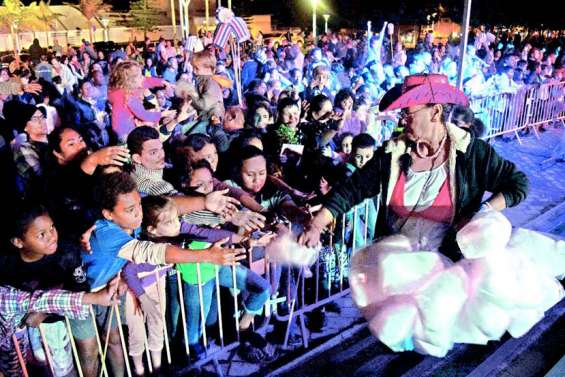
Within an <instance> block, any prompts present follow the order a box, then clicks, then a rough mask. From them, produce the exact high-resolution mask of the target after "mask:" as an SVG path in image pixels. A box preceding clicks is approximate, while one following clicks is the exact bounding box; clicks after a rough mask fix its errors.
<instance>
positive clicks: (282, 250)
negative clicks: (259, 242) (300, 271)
mask: <svg viewBox="0 0 565 377" xmlns="http://www.w3.org/2000/svg"><path fill="white" fill-rule="evenodd" d="M265 253H266V255H267V256H268V257H269V262H274V263H282V264H290V265H292V266H297V267H309V266H311V265H313V264H314V263H315V262H316V260H317V259H318V254H319V250H318V249H314V248H310V247H306V246H302V245H300V244H298V242H296V235H294V234H293V233H285V234H282V235H280V236H279V237H277V238H276V239H275V240H274V241H272V242H271V243H269V244H268V245H267V247H266V249H265Z"/></svg>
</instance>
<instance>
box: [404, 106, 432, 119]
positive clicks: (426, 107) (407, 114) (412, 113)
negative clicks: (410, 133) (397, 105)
mask: <svg viewBox="0 0 565 377" xmlns="http://www.w3.org/2000/svg"><path fill="white" fill-rule="evenodd" d="M428 108H429V107H428V106H424V107H421V108H419V109H418V110H414V111H412V112H410V111H408V109H402V110H400V114H399V115H400V119H406V118H407V117H412V115H414V114H416V113H417V112H419V111H421V110H424V109H428Z"/></svg>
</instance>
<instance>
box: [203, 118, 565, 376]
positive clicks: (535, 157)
mask: <svg viewBox="0 0 565 377" xmlns="http://www.w3.org/2000/svg"><path fill="white" fill-rule="evenodd" d="M564 133H565V131H564V129H563V128H559V129H554V128H551V129H549V130H548V131H547V132H544V133H542V134H541V135H540V139H539V140H538V139H537V138H535V136H533V135H532V136H528V137H523V138H522V144H519V143H518V142H517V141H511V142H503V141H498V140H497V141H496V142H495V143H494V147H495V149H496V150H497V152H498V153H500V154H501V155H502V156H503V157H505V158H507V159H509V160H511V161H513V162H514V163H516V165H517V166H518V168H519V169H520V170H522V171H523V172H525V173H526V175H527V176H528V178H529V179H530V193H529V195H528V198H527V199H526V200H525V201H524V202H523V203H521V204H520V205H519V206H517V207H514V208H509V209H506V210H505V211H504V213H505V214H506V216H508V218H509V219H510V220H511V222H512V224H513V225H514V226H517V227H526V228H530V229H534V230H538V231H542V232H547V233H552V234H554V235H559V236H562V237H564V236H565V162H552V163H543V161H545V160H547V159H548V158H549V157H550V155H551V152H552V150H553V149H554V148H555V146H556V145H557V143H558V142H559V141H560V138H561V137H565V135H564ZM339 304H340V306H341V307H342V314H341V315H334V314H330V315H329V321H328V327H327V329H326V331H325V332H324V333H322V334H315V335H314V336H313V337H312V338H311V344H310V347H309V349H308V350H305V349H304V348H302V347H298V348H296V349H292V350H287V351H282V352H281V354H280V357H279V358H278V359H277V360H276V361H274V362H272V363H270V364H269V365H251V364H247V363H244V362H243V361H241V360H240V359H239V358H238V357H237V356H235V357H233V358H232V359H231V362H230V361H228V360H227V358H226V357H225V355H224V357H219V358H218V362H219V363H218V364H217V366H219V369H220V370H221V371H222V373H223V374H224V375H230V376H244V375H254V376H265V375H269V374H270V373H272V374H273V375H286V376H293V377H298V376H308V377H314V376H396V375H401V374H403V373H406V372H409V375H412V376H415V375H418V376H419V377H420V376H421V375H437V376H463V375H467V374H468V373H469V372H471V371H472V370H473V369H475V368H477V366H483V367H484V363H487V364H488V363H489V362H491V361H489V360H490V358H491V357H493V355H494V356H496V357H500V355H498V354H496V350H497V349H499V348H502V347H501V346H502V345H504V342H505V341H506V340H508V336H507V337H506V338H503V340H502V341H501V342H490V343H489V345H487V346H460V347H456V348H455V349H454V350H453V351H452V352H450V354H448V356H447V357H446V358H445V359H436V358H431V357H428V358H426V357H424V356H421V355H417V354H414V353H405V354H402V355H400V354H395V353H392V352H390V351H389V350H388V349H387V348H386V347H385V346H384V345H382V344H380V343H379V342H378V341H377V340H376V339H375V338H373V337H372V336H371V335H370V334H369V332H368V330H367V329H366V326H365V323H364V321H363V320H362V319H361V318H360V316H359V313H358V312H357V310H356V309H355V307H354V305H353V304H352V302H351V299H350V297H348V296H346V297H343V298H342V299H340V300H339ZM564 312H565V303H564V302H562V303H561V307H560V308H558V310H556V311H554V312H553V313H552V317H551V321H550V320H549V318H548V319H547V320H546V322H545V323H541V325H540V329H538V333H536V334H537V336H538V337H536V338H533V337H531V339H529V340H528V339H527V338H528V337H524V338H525V340H526V341H527V342H528V343H527V347H526V349H525V350H524V351H523V352H522V353H521V354H520V355H521V357H519V358H517V359H516V360H514V361H512V363H510V365H509V366H508V368H506V369H505V370H504V371H503V372H502V374H499V375H501V376H505V377H507V376H508V377H509V376H537V375H540V373H542V371H543V373H545V372H547V371H548V370H549V368H551V366H553V365H554V364H555V363H557V361H558V360H559V359H560V358H561V357H562V356H563V353H564V351H563V347H562V346H563V344H564V343H563V341H564V339H563V336H564V334H565V331H564V328H565V323H564V322H565V316H564V315H563V313H564ZM340 334H341V335H340ZM540 334H541V335H540ZM559 334H561V335H559ZM532 336H533V335H532ZM513 344H514V343H512V344H511V345H513ZM520 344H521V343H519V345H520ZM521 346H522V348H523V347H524V345H523V344H522V345H521ZM503 351H504V352H505V349H504V348H502V351H500V352H503ZM500 352H499V353H500ZM232 356H233V355H232ZM503 356H504V354H503ZM496 357H495V359H496ZM230 364H231V367H229V366H230ZM284 366H288V367H289V368H287V369H284ZM428 366H429V368H430V369H429V370H432V369H433V370H434V372H433V373H428V372H426V370H425V369H426V368H427V367H428ZM487 366H488V365H487ZM228 368H229V369H228ZM281 368H283V369H281ZM205 370H206V371H208V372H213V371H215V370H218V369H217V368H214V367H213V366H212V365H208V366H206V367H205ZM228 370H229V372H228ZM543 373H542V374H543Z"/></svg>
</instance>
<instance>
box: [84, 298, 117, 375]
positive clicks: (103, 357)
mask: <svg viewBox="0 0 565 377" xmlns="http://www.w3.org/2000/svg"><path fill="white" fill-rule="evenodd" d="M89 309H90V317H91V318H92V324H93V326H94V333H95V334H96V345H97V346H98V353H99V354H100V361H101V362H102V370H101V372H100V375H101V376H105V377H108V369H107V368H106V353H105V352H103V351H102V342H101V341H100V334H99V333H98V324H97V323H96V315H95V314H94V309H93V307H92V305H90V308H89ZM110 318H112V316H111V315H110Z"/></svg>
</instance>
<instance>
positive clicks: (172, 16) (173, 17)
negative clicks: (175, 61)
mask: <svg viewBox="0 0 565 377" xmlns="http://www.w3.org/2000/svg"><path fill="white" fill-rule="evenodd" d="M171 22H172V24H173V40H174V41H175V45H176V44H177V20H176V14H175V0H171ZM182 39H183V38H182V37H181V40H182Z"/></svg>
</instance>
